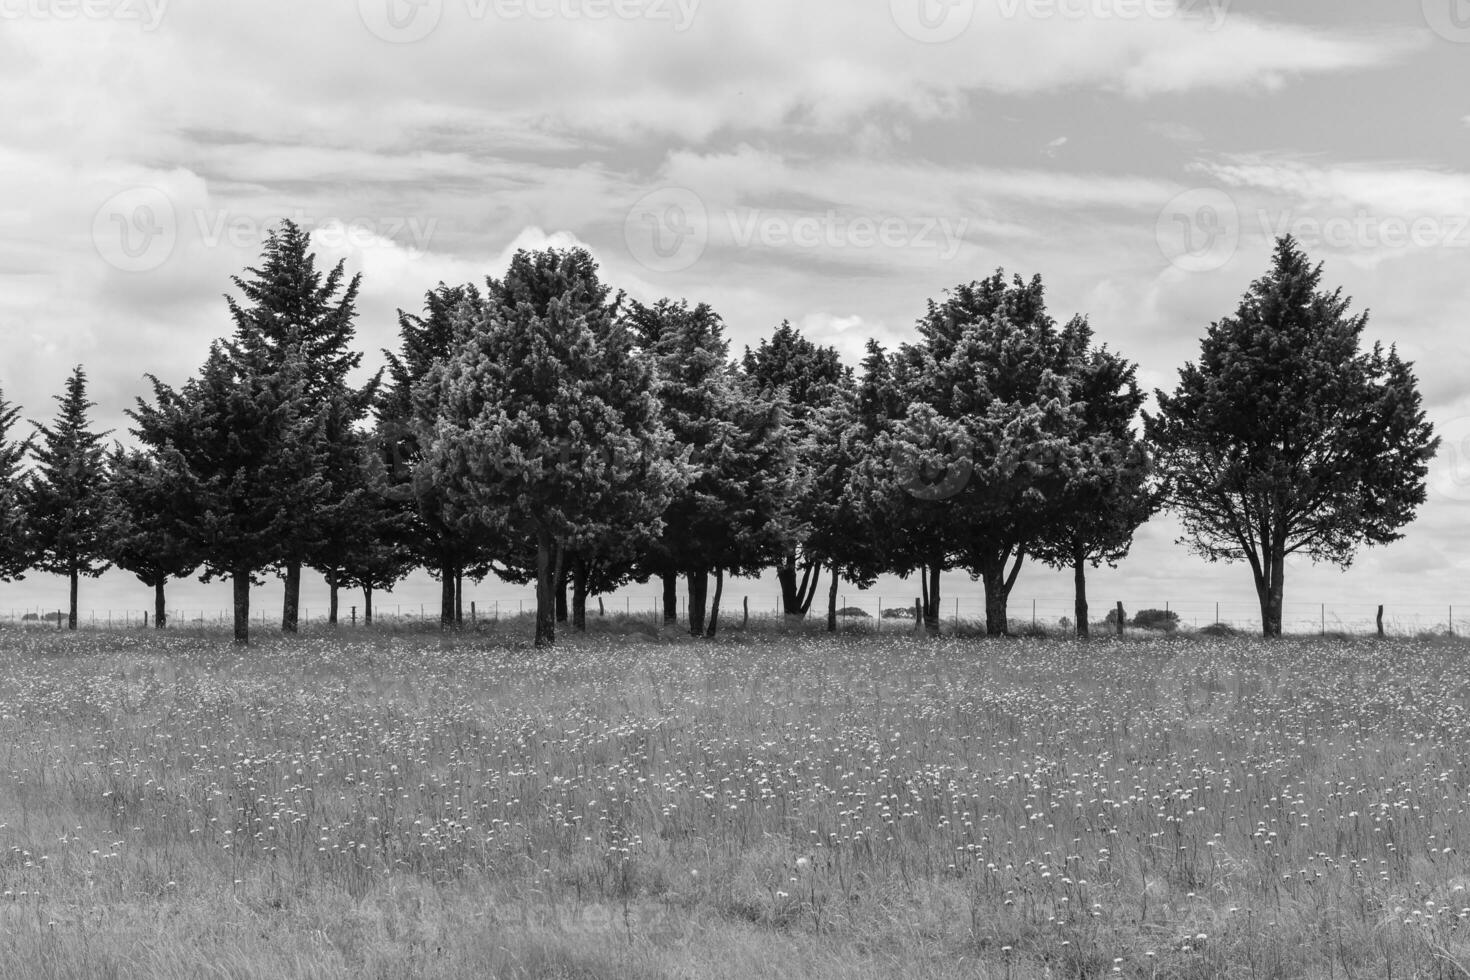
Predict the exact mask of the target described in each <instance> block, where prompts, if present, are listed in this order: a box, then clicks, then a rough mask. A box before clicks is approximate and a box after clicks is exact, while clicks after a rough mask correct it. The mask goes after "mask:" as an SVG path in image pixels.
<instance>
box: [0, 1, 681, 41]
mask: <svg viewBox="0 0 1470 980" xmlns="http://www.w3.org/2000/svg"><path fill="white" fill-rule="evenodd" d="M3 2H5V0H0V3H3ZM444 2H445V0H358V5H357V6H358V13H359V15H360V16H361V18H362V22H363V24H364V25H365V26H366V27H367V29H368V30H369V31H370V32H372V33H373V34H374V35H375V36H377V37H379V38H381V39H382V40H384V41H388V42H390V43H392V44H412V43H414V42H415V41H422V40H423V39H424V38H426V37H428V36H429V35H430V34H432V33H434V31H435V30H437V29H438V27H439V25H440V23H441V22H442V21H443V20H444V14H445V7H444ZM699 4H700V0H456V7H455V10H454V13H455V14H456V15H462V16H463V17H464V18H465V19H466V20H469V21H472V22H474V23H480V22H483V21H487V20H493V21H496V22H497V23H514V22H517V21H532V22H536V23H544V22H547V21H590V22H594V23H600V22H603V21H609V20H623V21H645V22H649V23H662V24H668V25H670V26H671V27H672V28H673V30H674V33H676V34H682V33H684V32H685V31H687V30H689V28H691V27H693V26H694V18H695V16H696V15H697V14H698V13H699Z"/></svg>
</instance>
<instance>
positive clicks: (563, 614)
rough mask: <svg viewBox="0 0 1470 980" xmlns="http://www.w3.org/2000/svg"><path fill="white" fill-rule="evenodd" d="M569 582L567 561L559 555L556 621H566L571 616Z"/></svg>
mask: <svg viewBox="0 0 1470 980" xmlns="http://www.w3.org/2000/svg"><path fill="white" fill-rule="evenodd" d="M569 584H570V583H569V582H568V581H567V568H566V562H565V561H563V560H560V556H559V557H558V562H557V567H556V621H557V622H558V623H565V622H566V621H567V619H568V618H570V613H569V611H568V607H567V586H568V585H569Z"/></svg>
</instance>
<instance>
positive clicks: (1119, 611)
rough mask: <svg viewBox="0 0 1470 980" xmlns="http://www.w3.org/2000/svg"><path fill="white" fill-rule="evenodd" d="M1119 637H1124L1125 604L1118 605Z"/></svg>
mask: <svg viewBox="0 0 1470 980" xmlns="http://www.w3.org/2000/svg"><path fill="white" fill-rule="evenodd" d="M1118 635H1119V636H1122V635H1123V603H1122V602H1119V603H1118Z"/></svg>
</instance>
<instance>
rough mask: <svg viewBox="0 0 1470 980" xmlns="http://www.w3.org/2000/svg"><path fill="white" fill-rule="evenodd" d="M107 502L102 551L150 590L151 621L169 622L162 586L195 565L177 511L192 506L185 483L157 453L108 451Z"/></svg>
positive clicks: (159, 625)
mask: <svg viewBox="0 0 1470 980" xmlns="http://www.w3.org/2000/svg"><path fill="white" fill-rule="evenodd" d="M107 470H108V491H109V496H110V499H111V502H112V510H111V513H110V514H109V519H108V524H107V532H106V536H105V538H106V544H105V551H106V556H107V558H108V560H109V561H111V562H112V563H113V564H114V565H116V566H117V567H118V568H121V569H124V570H126V571H129V572H132V573H133V574H134V575H135V576H137V578H138V581H140V582H142V583H143V584H144V585H146V586H149V587H150V588H152V589H153V625H154V627H155V628H157V629H163V628H164V627H165V626H166V625H167V623H168V616H167V607H166V605H165V601H164V586H166V585H167V584H168V580H169V579H172V578H184V577H186V576H188V575H191V574H193V572H194V570H195V569H196V568H198V567H199V553H198V550H197V546H196V544H195V543H194V542H193V541H192V540H190V536H189V534H188V531H187V529H185V528H183V527H181V526H180V524H179V515H180V514H182V513H186V512H187V511H188V510H189V508H190V507H191V506H192V501H191V500H190V498H189V496H188V494H189V490H190V484H189V482H188V481H187V480H186V479H185V478H184V476H183V474H181V473H180V472H179V471H178V470H177V469H174V468H173V467H171V466H170V465H168V463H166V462H165V461H164V459H162V458H160V457H159V456H154V455H149V454H146V453H141V452H137V451H132V452H129V451H126V450H124V449H123V448H122V447H121V446H117V447H115V448H114V449H113V452H112V454H111V456H110V457H109V460H108V467H107Z"/></svg>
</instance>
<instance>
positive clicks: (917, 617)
mask: <svg viewBox="0 0 1470 980" xmlns="http://www.w3.org/2000/svg"><path fill="white" fill-rule="evenodd" d="M923 628H924V602H923V600H921V599H915V600H914V632H915V633H917V632H919V630H921V629H923Z"/></svg>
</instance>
